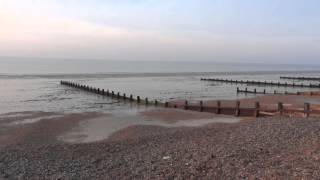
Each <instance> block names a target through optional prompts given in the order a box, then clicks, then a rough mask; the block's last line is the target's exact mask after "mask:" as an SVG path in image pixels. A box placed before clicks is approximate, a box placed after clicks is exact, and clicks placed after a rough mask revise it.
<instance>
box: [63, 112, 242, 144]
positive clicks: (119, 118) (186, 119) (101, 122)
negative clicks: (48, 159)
mask: <svg viewBox="0 0 320 180" xmlns="http://www.w3.org/2000/svg"><path fill="white" fill-rule="evenodd" d="M239 121H240V118H235V117H227V116H214V115H213V114H209V113H199V112H191V111H183V110H176V109H152V110H147V111H145V112H136V113H132V112H131V113H121V114H108V115H103V116H101V117H97V118H93V119H88V120H85V121H81V122H80V123H79V125H78V126H77V127H75V128H73V129H72V130H71V131H69V132H66V133H64V134H63V135H61V136H59V140H61V141H64V142H69V143H87V142H93V141H99V140H103V139H107V138H108V137H109V136H110V135H111V134H113V133H115V132H117V131H119V130H121V129H124V128H127V127H130V126H136V125H144V126H145V125H148V126H162V127H168V128H170V127H197V126H203V125H205V124H209V123H217V122H224V123H235V122H239Z"/></svg>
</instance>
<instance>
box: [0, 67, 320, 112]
mask: <svg viewBox="0 0 320 180" xmlns="http://www.w3.org/2000/svg"><path fill="white" fill-rule="evenodd" d="M281 75H287V76H303V75H306V76H318V77H319V76H320V73H316V72H290V73H288V72H287V73H280V72H242V73H240V72H224V73H223V72H218V73H217V72H215V73H203V75H202V74H201V73H181V74H179V73H173V74H172V73H171V74H168V73H154V74H144V73H142V74H141V73H138V74H136V73H133V74H132V73H131V74H130V73H129V74H128V73H127V74H123V73H122V74H81V75H78V76H76V75H67V74H63V75H27V76H20V75H19V76H17V75H1V76H0V87H1V88H0V114H5V113H10V112H23V111H44V112H61V113H71V112H108V111H110V110H117V109H118V110H121V109H128V107H129V106H130V105H128V104H126V105H124V104H123V102H118V101H117V100H112V99H110V98H106V97H101V96H98V95H93V94H90V93H87V92H83V91H79V90H76V89H72V88H69V87H66V86H61V85H60V84H59V82H60V80H71V81H75V82H79V83H81V84H87V85H91V86H95V87H97V88H104V89H110V90H114V91H116V92H117V91H120V92H121V93H126V94H127V95H129V94H133V95H135V96H137V95H139V96H141V97H148V98H149V99H150V100H155V99H157V100H160V101H170V100H177V99H187V100H190V101H192V100H211V99H219V100H223V99H239V98H245V97H254V96H255V95H252V94H251V95H245V94H237V93H236V87H237V86H239V87H240V88H241V89H244V88H245V87H247V86H245V85H235V84H225V83H216V82H205V81H200V78H201V77H213V78H228V79H238V80H269V81H271V80H272V81H281V82H292V80H280V79H279V76H281ZM294 82H296V83H300V82H299V81H294ZM303 83H306V84H308V83H318V82H314V81H312V82H311V81H304V82H303ZM248 88H249V89H253V88H257V90H258V91H262V90H263V89H265V88H266V90H267V92H273V90H277V91H278V92H281V91H282V92H284V91H288V92H296V91H308V90H316V89H306V88H304V89H301V88H284V87H280V88H278V87H263V86H248Z"/></svg>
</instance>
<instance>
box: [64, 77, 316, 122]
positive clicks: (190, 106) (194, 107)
mask: <svg viewBox="0 0 320 180" xmlns="http://www.w3.org/2000/svg"><path fill="white" fill-rule="evenodd" d="M60 84H61V85H65V86H68V87H72V88H76V89H79V90H83V91H86V92H90V93H94V94H98V95H101V96H107V97H110V98H114V99H117V100H123V101H124V102H130V103H136V104H138V105H139V104H144V105H146V106H149V105H153V106H156V107H165V108H180V109H184V110H191V111H199V112H210V113H215V114H225V115H235V116H242V117H249V116H254V117H260V116H270V115H277V114H278V115H284V114H285V113H290V112H300V113H303V114H305V116H309V115H310V114H313V113H315V114H318V113H320V111H315V110H311V109H310V104H309V103H305V104H304V109H302V110H300V109H285V108H284V107H283V103H279V104H278V109H277V110H265V109H261V107H260V102H255V103H254V106H253V107H242V106H240V101H235V102H234V105H233V106H224V105H223V104H222V103H223V101H216V103H215V105H212V104H211V105H205V104H204V102H203V101H199V102H196V103H195V102H193V103H189V102H188V101H184V102H183V103H179V102H164V103H163V102H159V101H158V100H154V101H150V100H149V98H147V97H146V98H141V97H140V96H133V95H132V94H130V95H129V96H127V95H126V94H125V93H120V92H115V91H110V90H105V89H100V88H95V87H92V86H88V85H82V84H79V83H75V82H70V81H60Z"/></svg>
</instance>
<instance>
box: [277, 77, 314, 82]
mask: <svg viewBox="0 0 320 180" xmlns="http://www.w3.org/2000/svg"><path fill="white" fill-rule="evenodd" d="M280 79H291V80H300V81H320V77H293V76H280Z"/></svg>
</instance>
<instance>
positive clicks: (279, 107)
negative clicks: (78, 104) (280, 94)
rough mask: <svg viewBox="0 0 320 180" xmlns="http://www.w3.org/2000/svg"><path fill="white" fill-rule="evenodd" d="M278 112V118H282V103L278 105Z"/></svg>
mask: <svg viewBox="0 0 320 180" xmlns="http://www.w3.org/2000/svg"><path fill="white" fill-rule="evenodd" d="M278 111H279V114H280V116H282V115H283V103H282V102H279V103H278Z"/></svg>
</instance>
